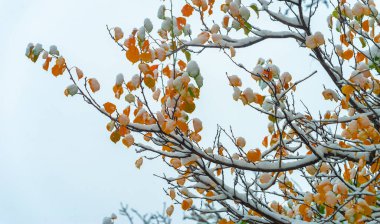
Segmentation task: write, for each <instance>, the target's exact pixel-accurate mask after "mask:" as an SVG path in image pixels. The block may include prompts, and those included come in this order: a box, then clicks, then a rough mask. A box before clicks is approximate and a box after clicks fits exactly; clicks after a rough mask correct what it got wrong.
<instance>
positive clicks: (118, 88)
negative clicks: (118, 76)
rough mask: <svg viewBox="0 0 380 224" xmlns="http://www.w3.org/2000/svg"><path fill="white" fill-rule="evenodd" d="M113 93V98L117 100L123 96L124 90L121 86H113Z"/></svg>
mask: <svg viewBox="0 0 380 224" xmlns="http://www.w3.org/2000/svg"><path fill="white" fill-rule="evenodd" d="M113 92H114V93H115V97H116V98H117V99H120V96H121V95H122V94H123V92H124V90H123V87H122V86H119V85H114V86H113Z"/></svg>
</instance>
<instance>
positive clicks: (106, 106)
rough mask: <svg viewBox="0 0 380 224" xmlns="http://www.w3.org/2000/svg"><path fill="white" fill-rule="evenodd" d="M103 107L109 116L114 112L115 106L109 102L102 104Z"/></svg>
mask: <svg viewBox="0 0 380 224" xmlns="http://www.w3.org/2000/svg"><path fill="white" fill-rule="evenodd" d="M103 106H104V109H105V110H106V112H107V113H109V114H112V113H113V112H115V110H116V106H115V104H113V103H110V102H107V103H105V104H103Z"/></svg>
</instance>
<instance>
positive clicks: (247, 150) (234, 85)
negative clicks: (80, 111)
mask: <svg viewBox="0 0 380 224" xmlns="http://www.w3.org/2000/svg"><path fill="white" fill-rule="evenodd" d="M326 6H327V7H326ZM326 10H328V11H329V12H330V13H329V16H328V17H327V20H326V18H321V17H320V14H319V13H318V12H320V11H326ZM152 19H153V18H152ZM154 19H155V20H158V21H160V23H161V26H160V27H158V28H154V26H153V23H152V21H151V19H149V18H147V19H145V21H144V23H143V24H141V25H138V26H137V27H139V28H134V29H131V28H130V29H131V31H128V32H125V31H123V29H121V28H120V27H108V26H107V31H108V33H109V35H110V38H112V39H113V41H114V42H115V44H116V46H117V47H118V48H119V49H120V50H121V51H122V52H123V55H121V56H122V57H125V58H126V60H127V61H129V62H130V63H132V64H133V65H134V66H135V71H129V75H126V76H124V75H123V74H118V75H117V76H116V81H115V85H114V86H113V87H107V88H109V89H110V91H111V89H112V91H113V93H114V97H115V99H114V101H112V102H102V103H100V101H101V99H98V98H99V96H97V94H96V93H97V92H98V90H99V89H100V88H101V85H100V83H99V81H98V80H97V79H96V78H95V77H90V76H87V75H86V71H82V70H81V69H80V68H78V67H76V66H72V65H69V64H71V63H69V59H67V58H64V57H63V56H62V55H61V54H60V52H59V51H58V50H57V47H56V46H50V48H49V49H44V48H43V47H42V45H41V44H32V43H31V44H29V45H28V46H27V49H26V56H27V57H28V58H29V59H30V60H32V61H33V62H36V61H37V60H38V59H39V57H41V58H42V60H44V62H43V65H42V67H43V69H44V70H46V71H51V73H52V75H54V76H56V77H58V76H62V75H64V76H67V77H68V78H69V79H70V81H71V84H70V85H69V86H68V87H67V88H66V89H65V90H64V94H65V95H66V96H79V97H82V98H83V99H84V101H85V102H86V103H88V104H89V105H91V106H93V107H94V108H95V109H96V110H97V111H98V112H99V113H100V114H102V115H104V116H106V117H107V118H108V119H109V123H107V124H106V128H107V131H108V132H109V134H110V140H111V141H112V142H114V143H119V142H121V143H122V145H124V146H125V147H128V148H129V147H133V148H135V150H136V153H140V154H141V155H142V156H141V157H140V158H139V159H138V160H137V161H136V162H135V165H136V167H137V168H140V167H141V166H143V163H144V161H145V160H147V159H161V160H162V161H163V164H164V165H166V166H168V167H170V168H172V170H174V171H175V173H176V175H175V176H173V175H166V174H165V175H162V176H160V177H161V178H163V179H164V180H166V181H167V183H168V185H167V188H166V190H165V192H164V193H165V194H166V195H167V196H169V197H170V198H171V200H172V202H173V203H172V205H170V206H168V208H167V210H166V213H167V215H168V216H170V215H171V214H172V213H173V212H174V209H175V208H181V209H182V210H185V211H189V212H190V211H191V214H193V215H192V217H197V218H196V219H195V220H198V221H200V222H202V220H205V221H204V222H206V221H207V220H215V222H217V223H219V224H231V223H304V222H315V223H342V222H343V223H378V222H379V221H380V207H379V205H380V200H379V195H378V192H379V175H380V157H379V155H380V152H379V150H380V133H379V128H380V119H379V116H380V97H379V94H380V81H379V79H378V76H379V72H380V44H379V43H380V32H379V30H380V29H379V28H380V16H379V15H378V11H377V9H376V5H375V2H374V1H373V0H337V1H322V0H278V1H267V0H250V1H248V0H225V1H215V0H191V1H190V0H185V1H172V0H166V1H163V2H162V5H161V6H160V7H159V8H158V11H157V17H156V18H154ZM268 21H269V22H270V23H269V24H272V25H273V27H271V26H268V25H267V24H268ZM321 21H322V22H323V23H324V24H325V27H326V29H325V30H315V29H314V28H313V24H315V22H318V23H321ZM264 22H265V23H266V24H265V25H263V23H264ZM194 26H195V27H200V28H199V29H197V30H194V29H193V27H194ZM125 33H127V34H125ZM283 39H290V40H293V41H294V42H295V43H296V44H297V47H299V48H302V49H303V50H305V51H307V52H308V53H309V54H310V57H311V58H312V60H314V61H316V62H317V63H318V64H319V65H320V68H321V69H320V70H316V71H314V72H311V73H310V74H306V75H303V76H302V77H301V78H300V79H297V80H294V78H293V76H292V75H291V73H292V71H291V68H289V69H290V71H289V72H280V68H279V67H278V66H276V65H275V62H274V61H272V60H271V59H262V58H259V56H258V57H257V58H256V59H255V61H257V63H254V64H249V65H246V64H242V63H240V62H239V61H237V60H236V57H235V56H236V54H237V49H239V48H250V47H252V46H254V45H255V44H257V43H260V42H264V41H267V40H275V41H282V40H283ZM209 48H211V49H209ZM212 49H216V50H218V51H219V52H220V54H223V55H225V57H226V58H227V59H228V60H229V61H230V62H231V63H230V65H232V66H236V67H238V68H240V69H241V70H240V71H241V74H239V75H230V74H227V75H224V74H222V75H221V76H220V77H221V78H224V79H225V81H226V83H228V84H229V85H230V86H231V93H232V97H231V99H230V100H235V101H237V102H236V106H241V105H244V106H245V107H248V108H251V109H252V110H253V111H257V112H259V114H260V115H259V116H260V118H259V119H263V120H267V121H268V126H267V127H258V126H255V127H252V130H254V129H257V128H265V129H267V135H266V136H262V141H261V142H257V143H256V145H255V146H248V145H247V144H246V140H245V138H246V137H245V136H235V134H234V132H233V130H232V129H228V128H225V127H221V126H218V128H217V131H216V133H215V136H206V135H202V130H203V123H202V119H203V118H202V117H195V116H194V115H193V112H194V111H195V110H196V109H197V101H198V99H199V98H200V97H201V96H202V91H201V90H202V87H203V81H204V79H203V77H207V74H204V73H202V72H201V71H202V68H200V66H199V65H198V63H197V62H196V61H197V55H198V54H202V53H203V52H204V51H206V50H212ZM251 49H252V48H251ZM275 50H276V49H273V51H275ZM252 52H253V53H252V57H253V56H255V57H256V54H254V53H255V52H254V50H253V49H252ZM295 63H299V62H298V61H295ZM230 65H226V71H227V70H228V67H227V66H230ZM222 66H224V65H222ZM249 67H254V69H253V70H252V69H250V68H249ZM283 69H288V68H283ZM131 73H136V74H135V75H130V74H131ZM316 73H319V74H323V75H324V76H326V77H328V78H329V79H330V80H331V82H332V83H333V85H334V86H331V87H330V88H327V87H325V86H324V87H323V88H322V87H321V88H319V87H316V89H315V90H313V92H311V93H310V94H319V95H320V97H323V98H324V99H325V100H326V101H332V102H333V103H334V106H333V107H332V108H331V109H329V110H326V111H310V110H309V109H308V108H307V104H308V103H310V102H303V103H304V104H305V108H306V109H299V108H297V107H296V105H295V102H296V101H300V100H302V97H301V99H300V96H298V95H296V92H297V86H299V85H302V84H303V83H304V82H305V81H307V80H308V79H309V78H310V77H312V76H313V75H315V74H316ZM239 76H249V77H251V80H252V82H250V83H243V81H242V79H241V78H240V77H239ZM294 77H295V76H294ZM297 77H299V75H298V76H297ZM243 86H245V87H243ZM318 88H319V89H318ZM215 91H217V90H215ZM218 100H221V101H224V100H229V99H218ZM256 114H258V113H256ZM202 138H204V139H205V138H207V139H212V140H213V144H212V145H206V144H204V143H203V141H202Z"/></svg>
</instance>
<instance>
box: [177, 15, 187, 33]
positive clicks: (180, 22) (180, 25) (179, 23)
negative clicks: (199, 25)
mask: <svg viewBox="0 0 380 224" xmlns="http://www.w3.org/2000/svg"><path fill="white" fill-rule="evenodd" d="M185 25H186V19H185V18H183V17H178V18H177V28H178V29H179V30H182V29H183V27H184V26H185Z"/></svg>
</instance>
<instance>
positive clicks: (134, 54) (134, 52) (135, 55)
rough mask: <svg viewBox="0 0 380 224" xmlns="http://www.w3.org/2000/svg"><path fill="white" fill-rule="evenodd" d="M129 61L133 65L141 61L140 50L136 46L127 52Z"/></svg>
mask: <svg viewBox="0 0 380 224" xmlns="http://www.w3.org/2000/svg"><path fill="white" fill-rule="evenodd" d="M126 56H127V59H128V60H129V61H130V62H132V63H133V64H134V63H136V62H138V61H139V60H140V53H139V49H137V47H136V46H131V47H129V48H128V50H127V52H126Z"/></svg>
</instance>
